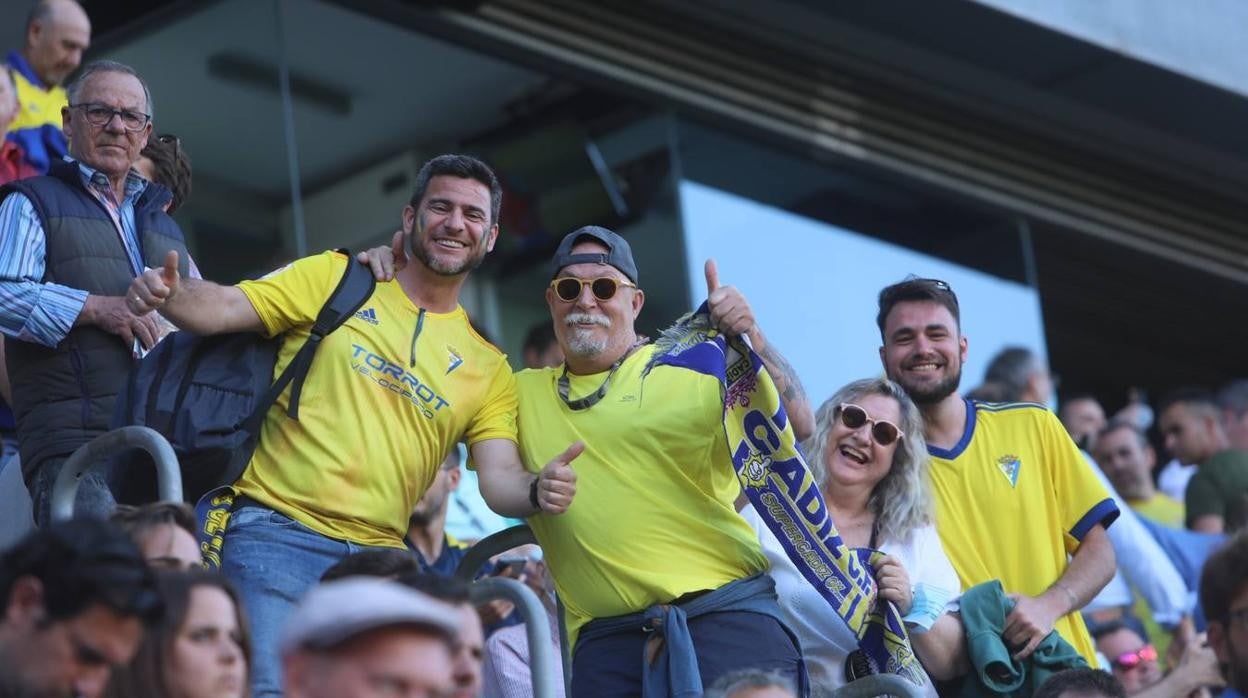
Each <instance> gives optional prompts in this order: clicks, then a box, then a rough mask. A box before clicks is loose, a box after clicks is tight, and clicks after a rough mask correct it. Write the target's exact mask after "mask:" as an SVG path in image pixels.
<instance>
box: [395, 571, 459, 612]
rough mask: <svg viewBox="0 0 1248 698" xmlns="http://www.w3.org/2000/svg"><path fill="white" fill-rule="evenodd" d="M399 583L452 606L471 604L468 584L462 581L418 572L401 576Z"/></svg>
mask: <svg viewBox="0 0 1248 698" xmlns="http://www.w3.org/2000/svg"><path fill="white" fill-rule="evenodd" d="M398 582H399V584H402V585H403V586H406V587H408V588H410V589H415V590H416V591H419V592H423V593H425V594H428V595H430V596H432V597H433V598H435V599H437V600H439V601H442V602H444V603H448V604H450V605H452V606H459V605H461V604H466V603H471V599H470V598H469V595H468V582H465V581H464V580H462V579H457V578H455V577H446V576H443V575H440V574H433V573H426V572H417V573H407V574H401V575H399V579H398Z"/></svg>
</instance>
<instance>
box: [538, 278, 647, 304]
mask: <svg viewBox="0 0 1248 698" xmlns="http://www.w3.org/2000/svg"><path fill="white" fill-rule="evenodd" d="M586 286H589V290H590V292H592V293H593V294H594V298H597V299H598V300H600V301H609V300H611V299H612V298H614V297H615V293H616V291H618V290H619V289H620V287H621V286H628V287H629V288H637V284H631V283H629V282H627V281H616V280H615V279H613V278H611V277H609V276H603V277H599V278H597V279H582V278H579V277H575V276H561V277H559V278H557V279H555V280H554V281H551V282H550V287H551V288H553V289H555V295H556V296H559V300H561V301H563V302H565V303H571V302H572V301H574V300H576V299H577V298H580V297H581V289H583V288H585V287H586Z"/></svg>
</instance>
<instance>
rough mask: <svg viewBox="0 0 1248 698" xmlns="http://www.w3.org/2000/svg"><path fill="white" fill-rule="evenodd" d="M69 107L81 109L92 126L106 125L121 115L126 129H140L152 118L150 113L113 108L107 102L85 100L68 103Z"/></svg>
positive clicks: (122, 123)
mask: <svg viewBox="0 0 1248 698" xmlns="http://www.w3.org/2000/svg"><path fill="white" fill-rule="evenodd" d="M69 108H70V109H81V110H82V113H83V114H85V115H86V116H87V121H88V122H90V123H91V124H92V125H94V126H107V125H108V124H109V123H111V122H112V120H113V117H114V116H120V117H121V125H122V126H124V127H125V129H126V130H127V131H142V130H143V127H144V126H147V124H148V122H149V121H151V120H152V117H151V115H150V114H144V113H143V112H138V111H130V110H129V109H113V108H112V107H110V106H108V105H107V104H99V103H96V102H86V103H84V104H73V105H70V107H69Z"/></svg>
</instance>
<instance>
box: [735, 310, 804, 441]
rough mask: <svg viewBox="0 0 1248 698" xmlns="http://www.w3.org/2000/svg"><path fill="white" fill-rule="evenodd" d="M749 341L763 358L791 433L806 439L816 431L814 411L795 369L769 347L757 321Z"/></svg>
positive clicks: (799, 438)
mask: <svg viewBox="0 0 1248 698" xmlns="http://www.w3.org/2000/svg"><path fill="white" fill-rule="evenodd" d="M750 344H751V345H752V346H753V347H754V351H755V352H757V353H758V356H759V358H761V359H762V360H763V366H764V367H766V369H767V375H769V376H771V380H772V382H774V383H775V384H776V390H777V391H779V392H780V400H781V402H782V403H784V411H785V412H786V413H787V414H788V416H789V423H790V424H791V425H792V426H793V434H794V435H795V436H797V439H798V440H799V441H801V440H803V439H806V438H807V437H809V436H810V435H811V434H813V433H814V431H815V412H814V410H813V409H811V406H810V400H809V399H808V398H807V397H806V389H805V388H804V387H802V381H801V379H800V378H798V377H797V371H795V370H794V369H793V366H792V365H791V364H789V361H788V359H786V358H784V356H783V355H782V354H781V353H780V352H779V351H776V350H775V349H774V348H772V346H771V344H770V343H769V342H768V341H767V338H766V337H764V336H763V333H762V331H761V330H760V329H759V328H758V326H757V325H755V327H754V329H753V330H752V331H751V332H750Z"/></svg>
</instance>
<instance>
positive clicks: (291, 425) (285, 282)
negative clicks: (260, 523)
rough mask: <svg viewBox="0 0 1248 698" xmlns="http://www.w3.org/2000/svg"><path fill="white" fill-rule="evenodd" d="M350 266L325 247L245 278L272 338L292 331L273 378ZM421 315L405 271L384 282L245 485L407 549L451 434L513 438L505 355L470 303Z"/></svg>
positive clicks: (329, 525) (272, 430) (335, 343)
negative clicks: (485, 335) (411, 524)
mask: <svg viewBox="0 0 1248 698" xmlns="http://www.w3.org/2000/svg"><path fill="white" fill-rule="evenodd" d="M348 263H352V264H354V263H355V262H354V261H349V260H347V259H346V258H345V257H343V256H342V255H341V254H338V253H335V252H326V253H324V254H320V255H316V256H313V257H306V258H304V259H301V260H298V261H296V262H294V263H293V264H291V265H289V266H287V267H285V268H283V269H280V270H278V271H277V272H275V273H273V274H270V275H269V276H267V277H265V278H263V279H260V280H258V281H244V282H242V283H240V284H239V285H238V288H240V289H241V290H242V291H243V293H244V294H246V296H247V299H248V300H249V301H251V304H252V306H254V307H255V309H256V312H257V313H258V314H259V315H260V319H261V320H262V321H263V322H264V326H265V328H266V329H267V331H268V333H269V334H270V335H276V334H278V333H281V332H286V341H285V342H284V343H283V345H282V351H281V353H280V355H279V356H278V361H277V367H276V370H275V373H274V376H275V377H276V376H277V375H278V374H280V373H281V371H282V369H284V368H285V367H286V365H287V364H288V363H289V362H290V360H291V358H292V357H294V355H295V352H296V351H298V349H299V347H300V346H302V345H303V341H304V340H305V339H306V338H307V336H308V333H309V330H310V328H311V325H312V323H313V322H314V321H315V319H316V314H317V313H318V312H319V311H320V308H321V306H322V305H323V304H324V302H325V299H326V298H328V297H329V294H330V293H331V292H332V291H333V289H334V287H335V286H336V285H337V283H338V281H339V280H340V279H341V278H342V273H343V270H344V269H345V265H346V264H348ZM420 314H421V310H420V308H418V307H416V306H415V305H414V304H412V302H411V300H410V299H409V298H408V297H407V294H405V293H404V292H403V289H402V288H400V286H399V284H398V282H397V281H390V282H387V283H378V284H377V288H376V290H375V291H374V292H373V295H372V297H371V298H369V300H368V301H366V302H365V303H364V305H363V306H362V307H361V308H360V310H359V311H358V312H357V313H356V314H355V315H354V316H353V317H351V318H349V319H348V320H347V322H346V324H344V325H343V326H342V327H339V328H338V329H337V330H335V331H334V332H332V333H331V334H330V335H329V336H327V337H326V338H325V340H324V341H323V342H322V343H321V346H320V348H319V349H317V352H316V357H315V359H314V360H313V362H312V368H311V370H310V371H309V372H308V377H307V380H306V381H305V382H304V386H303V393H302V395H301V396H300V399H299V419H298V420H297V421H296V420H293V419H290V418H289V417H287V416H286V408H287V406H288V404H289V397H290V390H289V389H288V390H286V391H285V392H283V394H282V396H281V397H279V398H278V399H277V403H276V404H275V405H274V406H273V407H272V408H271V409H270V410H269V413H268V414H267V415H266V416H265V420H264V425H263V427H262V429H261V434H260V445H259V447H258V448H257V449H256V452H255V455H253V456H252V458H251V463H250V464H249V465H248V467H247V470H246V472H245V473H244V474H243V477H242V478H241V479H240V480H239V482H238V484H237V486H236V487H237V489H238V490H239V491H240V493H241V494H244V495H246V496H248V497H251V498H253V499H255V500H256V501H258V502H261V503H262V504H265V505H267V506H270V507H272V508H273V509H275V510H277V511H279V512H281V513H283V514H285V515H287V516H289V517H291V518H292V519H295V520H296V521H299V522H300V523H302V524H304V525H306V526H308V527H309V528H311V529H313V530H314V531H317V532H318V533H321V534H323V535H326V536H329V537H330V538H335V539H338V540H347V541H352V542H355V543H359V544H362V545H382V546H389V547H395V548H402V547H404V543H403V536H404V535H405V534H406V533H407V522H408V516H409V515H410V514H411V511H412V508H413V507H414V506H415V505H416V503H417V502H418V501H419V500H420V497H421V496H422V495H423V494H424V492H425V490H426V489H428V487H429V483H431V482H432V481H433V478H434V476H435V475H436V474H437V470H438V465H439V464H440V463H441V462H442V460H443V459H444V458H445V457H446V454H447V453H449V452H450V450H451V449H452V448H454V446H455V443H456V442H457V441H460V440H461V439H462V440H467V442H468V443H469V444H470V445H471V444H473V443H476V442H478V441H483V440H486V439H511V440H513V441H514V440H515V438H516V394H515V379H514V378H513V376H512V373H511V369H510V368H509V367H508V365H507V361H506V357H505V356H504V355H503V354H502V353H501V352H499V351H498V349H497V348H495V347H494V346H493V345H491V344H489V343H487V342H486V341H485V340H483V339H481V337H480V336H478V335H477V333H476V332H474V331H473V330H472V328H471V326H469V324H468V317H467V315H465V314H464V311H463V308H459V307H456V308H455V310H454V311H452V312H450V313H444V314H438V313H429V312H426V313H424V317H423V320H421V319H420ZM418 322H419V324H420V328H419V333H417V324H418ZM413 352H415V357H416V364H415V366H412V365H411V364H410V357H411V355H412V353H413Z"/></svg>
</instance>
